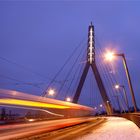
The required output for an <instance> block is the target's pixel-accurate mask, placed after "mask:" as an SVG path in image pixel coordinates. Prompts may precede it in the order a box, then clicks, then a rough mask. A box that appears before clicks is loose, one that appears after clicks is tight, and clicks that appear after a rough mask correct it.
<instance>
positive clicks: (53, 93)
mask: <svg viewBox="0 0 140 140" xmlns="http://www.w3.org/2000/svg"><path fill="white" fill-rule="evenodd" d="M48 95H49V96H54V95H55V90H54V89H52V88H50V89H49V90H48Z"/></svg>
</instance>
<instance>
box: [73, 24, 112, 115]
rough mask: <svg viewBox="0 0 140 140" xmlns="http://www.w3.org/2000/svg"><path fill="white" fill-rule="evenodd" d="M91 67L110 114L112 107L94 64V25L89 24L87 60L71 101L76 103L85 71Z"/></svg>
mask: <svg viewBox="0 0 140 140" xmlns="http://www.w3.org/2000/svg"><path fill="white" fill-rule="evenodd" d="M90 67H91V69H92V71H93V74H94V76H95V80H96V82H97V85H98V88H99V91H100V94H101V97H102V99H103V102H104V105H105V108H106V111H107V114H108V115H110V114H112V109H111V104H110V100H109V98H108V95H107V93H106V89H105V87H104V84H103V81H102V79H101V76H100V73H99V71H98V68H97V66H96V59H95V39H94V26H93V25H92V23H91V25H90V26H89V29H88V46H87V62H86V65H85V67H84V70H83V73H82V75H81V78H80V81H79V84H78V87H77V89H76V93H75V95H74V98H73V102H74V103H77V102H78V99H79V97H80V94H81V90H82V88H83V85H84V82H85V79H86V76H87V73H88V70H89V68H90Z"/></svg>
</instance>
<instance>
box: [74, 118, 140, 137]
mask: <svg viewBox="0 0 140 140" xmlns="http://www.w3.org/2000/svg"><path fill="white" fill-rule="evenodd" d="M76 140H140V128H138V127H137V126H136V125H135V124H134V123H133V122H131V121H129V120H127V119H124V118H119V117H108V118H107V122H105V123H104V124H103V125H102V126H101V127H99V128H97V129H95V130H92V131H91V133H89V134H87V135H84V136H81V137H79V138H78V139H76Z"/></svg>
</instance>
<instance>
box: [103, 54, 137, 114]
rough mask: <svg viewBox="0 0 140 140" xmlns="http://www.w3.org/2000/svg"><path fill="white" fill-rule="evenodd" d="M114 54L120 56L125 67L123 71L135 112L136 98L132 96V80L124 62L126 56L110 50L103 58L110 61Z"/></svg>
mask: <svg viewBox="0 0 140 140" xmlns="http://www.w3.org/2000/svg"><path fill="white" fill-rule="evenodd" d="M115 56H120V57H122V59H123V65H124V68H125V73H126V77H127V81H128V85H129V89H130V93H131V97H132V102H133V105H134V111H135V112H136V111H137V105H136V99H135V96H134V90H133V87H132V82H131V78H130V74H129V70H128V66H127V62H126V58H125V55H124V53H120V54H116V53H113V52H110V53H109V52H107V53H106V55H105V58H106V60H110V61H112V60H113V59H114V58H115Z"/></svg>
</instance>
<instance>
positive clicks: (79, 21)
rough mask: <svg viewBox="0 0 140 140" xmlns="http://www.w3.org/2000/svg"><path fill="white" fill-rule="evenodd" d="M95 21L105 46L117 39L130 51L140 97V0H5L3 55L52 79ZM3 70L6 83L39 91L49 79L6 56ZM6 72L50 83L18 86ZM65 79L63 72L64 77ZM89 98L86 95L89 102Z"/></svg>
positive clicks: (0, 15) (0, 82)
mask: <svg viewBox="0 0 140 140" xmlns="http://www.w3.org/2000/svg"><path fill="white" fill-rule="evenodd" d="M91 21H93V24H94V26H95V34H96V37H98V40H99V42H100V43H101V45H102V46H103V47H104V48H106V47H107V45H108V44H112V46H113V47H114V48H115V49H116V50H117V51H118V52H124V53H125V54H126V58H127V62H128V65H129V69H130V73H131V76H132V82H133V86H134V91H135V94H136V98H137V102H139V101H140V86H139V83H140V62H139V61H140V53H139V52H140V39H139V38H140V28H139V26H140V1H131V0H130V1H127V0H126V1H122V0H119V1H113V0H112V1H111V0H110V1H107V0H100V1H94V0H91V1H84V0H83V1H59V0H57V1H47V0H44V1H39V0H38V1H37V0H36V1H33V0H32V1H28V0H26V1H18V0H16V1H12V0H11V1H6V0H4V1H2V0H1V1H0V57H3V58H6V59H8V60H11V61H12V62H16V63H17V64H21V65H23V66H25V67H27V68H29V69H30V70H34V71H37V72H39V73H40V74H42V75H45V76H46V77H50V78H52V77H53V76H54V75H55V73H56V72H57V71H58V70H59V68H60V67H61V66H62V65H63V63H64V62H65V60H66V59H67V58H68V56H69V55H70V54H71V52H72V51H73V49H74V48H75V47H76V46H77V45H78V44H79V42H80V41H81V40H82V38H83V37H86V36H87V29H88V25H89V23H90V22H91ZM85 48H86V45H85ZM116 67H117V66H116ZM117 68H119V67H117ZM67 69H69V67H68V68H67ZM0 75H1V77H0V88H8V89H14V90H19V91H24V92H28V93H31V94H37V95H40V94H41V92H42V91H43V90H44V88H45V86H46V85H47V84H48V82H49V80H47V79H46V80H45V81H44V79H42V78H41V77H39V76H37V75H35V74H34V73H32V72H29V71H27V70H24V69H22V68H19V67H18V66H15V65H13V64H10V63H7V62H6V61H3V60H0ZM4 76H8V77H10V78H14V79H17V80H20V81H23V82H32V83H37V82H45V83H46V84H44V85H43V86H41V87H42V89H38V88H36V87H32V86H25V85H12V83H16V81H13V80H10V79H7V78H5V77H4ZM63 79H64V77H63V76H61V77H60V80H63ZM95 92H96V91H95ZM86 102H87V101H85V99H84V98H83V103H86ZM139 105H140V103H139Z"/></svg>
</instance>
